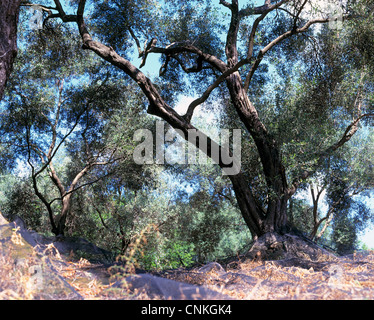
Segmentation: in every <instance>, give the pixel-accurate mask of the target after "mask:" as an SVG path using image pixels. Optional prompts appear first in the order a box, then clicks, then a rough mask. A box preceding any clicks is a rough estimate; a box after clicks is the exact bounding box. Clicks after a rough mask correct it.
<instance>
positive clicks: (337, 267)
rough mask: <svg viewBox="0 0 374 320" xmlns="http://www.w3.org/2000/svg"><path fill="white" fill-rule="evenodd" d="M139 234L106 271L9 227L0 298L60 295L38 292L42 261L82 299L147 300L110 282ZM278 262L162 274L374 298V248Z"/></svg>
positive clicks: (227, 288) (249, 291)
mask: <svg viewBox="0 0 374 320" xmlns="http://www.w3.org/2000/svg"><path fill="white" fill-rule="evenodd" d="M143 237H144V235H142V236H141V237H140V238H139V240H138V241H137V242H135V243H134V245H133V247H132V248H130V250H129V253H128V255H127V256H126V257H123V259H124V260H125V262H126V263H127V264H126V266H125V267H123V268H119V269H115V268H111V269H109V270H108V268H105V267H104V266H102V265H98V264H92V263H90V262H89V261H87V260H85V259H81V260H79V261H67V260H66V258H63V257H61V256H60V255H59V254H58V251H57V250H56V249H55V248H54V247H53V245H51V246H49V247H47V248H46V250H45V251H44V253H43V255H42V256H40V255H38V254H37V253H36V252H35V251H34V250H33V248H32V247H31V246H28V244H26V243H25V242H24V241H23V240H22V238H21V237H20V235H19V234H18V233H17V230H13V231H12V233H11V234H9V235H8V239H9V240H10V241H11V243H12V244H14V246H13V247H12V246H9V245H8V246H6V245H5V244H6V242H0V300H3V299H19V300H32V299H55V298H56V296H58V295H61V293H58V292H56V295H53V293H51V294H50V295H42V296H41V295H40V278H39V277H38V275H40V270H37V268H38V267H39V268H40V267H42V266H43V263H47V262H46V259H48V264H49V265H50V266H51V268H52V269H48V270H54V271H53V272H56V273H57V274H58V275H59V276H61V277H63V279H65V280H66V282H68V283H69V284H70V286H71V287H73V288H74V290H75V291H76V292H78V293H79V295H80V296H81V297H82V298H83V299H87V300H95V299H100V300H104V299H134V298H136V299H140V300H141V299H144V300H148V299H150V296H149V295H148V293H147V292H146V291H145V290H142V289H139V290H138V291H136V292H134V291H130V290H129V289H128V288H127V287H126V285H122V286H119V287H115V286H113V283H114V282H116V281H120V280H121V279H122V280H123V279H124V277H126V276H128V275H129V274H133V273H134V270H135V266H136V261H135V256H136V254H135V253H136V252H137V251H139V250H141V248H142V242H143ZM30 250H31V251H30ZM21 253H22V254H21ZM20 257H22V258H20ZM25 257H26V258H25ZM281 262H282V261H260V260H257V261H253V260H240V259H238V260H237V261H235V262H233V263H231V264H228V265H227V266H226V269H225V270H224V269H222V268H218V269H217V268H212V269H211V270H208V269H206V270H205V271H201V270H200V269H193V270H183V269H178V270H169V271H168V272H164V273H162V274H160V275H161V276H163V277H166V278H169V279H173V280H177V281H180V282H185V283H190V284H194V285H199V286H201V285H204V286H206V287H208V288H210V289H213V290H215V291H217V292H219V293H222V294H225V295H227V296H229V297H231V298H233V299H238V300H256V299H270V300H284V299H287V300H353V299H370V300H372V299H374V252H373V251H368V252H362V253H356V254H354V255H351V256H347V257H343V258H340V259H338V260H336V261H318V262H309V263H310V265H311V266H312V267H310V268H306V267H305V264H306V265H308V261H304V262H303V264H304V265H303V267H300V266H296V265H298V264H295V265H292V264H291V265H290V264H289V263H288V264H282V263H281ZM283 262H285V261H283ZM299 265H300V264H299ZM46 270H47V269H46ZM207 270H208V271H207ZM110 271H111V272H112V274H111V272H110ZM38 272H39V273H38ZM44 272H45V270H44ZM50 283H51V284H52V285H55V284H58V282H53V283H52V282H50ZM65 297H68V295H65ZM60 298H61V297H60ZM62 298H64V296H62ZM159 298H160V299H162V298H163V297H159ZM153 299H155V297H153Z"/></svg>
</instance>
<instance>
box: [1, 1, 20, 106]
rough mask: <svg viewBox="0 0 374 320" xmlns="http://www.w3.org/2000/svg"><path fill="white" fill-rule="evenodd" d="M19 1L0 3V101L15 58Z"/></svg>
mask: <svg viewBox="0 0 374 320" xmlns="http://www.w3.org/2000/svg"><path fill="white" fill-rule="evenodd" d="M20 2H21V0H1V1H0V100H1V99H2V97H3V94H4V89H5V85H6V83H7V80H8V77H9V75H10V73H11V71H12V67H13V62H14V59H15V58H16V56H17V24H18V15H19V5H20Z"/></svg>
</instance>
